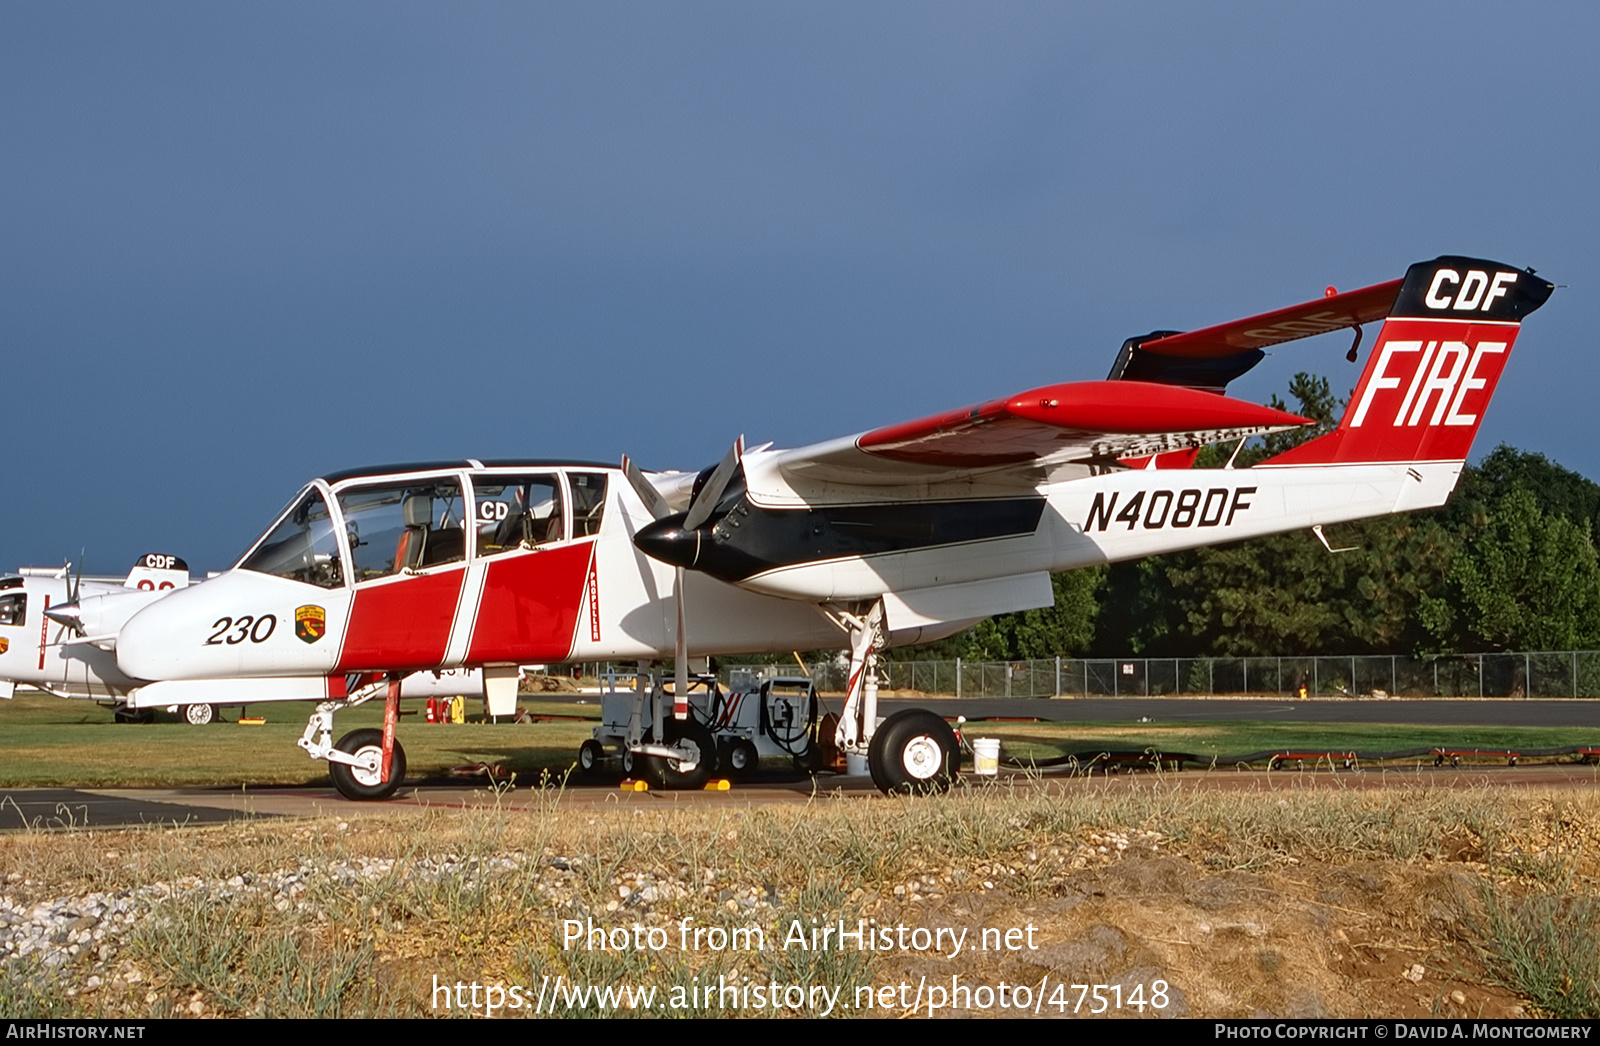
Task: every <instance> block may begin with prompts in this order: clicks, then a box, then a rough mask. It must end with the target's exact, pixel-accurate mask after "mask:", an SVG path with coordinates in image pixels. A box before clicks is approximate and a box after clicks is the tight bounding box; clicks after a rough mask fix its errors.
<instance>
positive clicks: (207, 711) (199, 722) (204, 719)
mask: <svg viewBox="0 0 1600 1046" xmlns="http://www.w3.org/2000/svg"><path fill="white" fill-rule="evenodd" d="M183 718H184V721H185V722H187V723H188V724H189V725H190V726H209V725H210V724H212V723H214V722H216V721H217V706H216V705H185V706H184V709H183Z"/></svg>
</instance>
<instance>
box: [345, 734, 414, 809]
mask: <svg viewBox="0 0 1600 1046" xmlns="http://www.w3.org/2000/svg"><path fill="white" fill-rule="evenodd" d="M333 747H334V748H336V749H338V750H339V751H341V752H343V753H345V754H346V755H348V756H351V757H352V758H353V759H354V760H355V762H354V764H351V763H340V762H333V761H332V760H330V761H329V763H328V776H329V777H332V778H333V786H334V787H335V788H337V789H338V790H339V794H340V795H342V796H344V797H345V798H346V799H357V800H373V799H387V798H389V797H390V796H391V795H393V794H394V792H395V789H397V788H399V787H400V782H401V781H403V780H405V776H406V750H405V749H404V748H401V747H400V742H399V741H396V742H395V743H394V752H393V754H392V756H391V757H390V759H389V776H388V778H387V779H385V778H384V776H383V769H382V767H383V731H382V730H352V731H350V733H348V734H345V735H344V736H343V737H341V738H339V741H338V743H337V744H335V745H334V746H333Z"/></svg>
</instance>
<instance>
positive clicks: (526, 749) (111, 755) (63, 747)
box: [0, 694, 599, 788]
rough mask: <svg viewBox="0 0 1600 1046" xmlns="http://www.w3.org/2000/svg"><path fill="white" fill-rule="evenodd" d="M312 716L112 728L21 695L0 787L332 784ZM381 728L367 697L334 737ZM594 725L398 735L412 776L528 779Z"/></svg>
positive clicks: (88, 708) (289, 713) (546, 707)
mask: <svg viewBox="0 0 1600 1046" xmlns="http://www.w3.org/2000/svg"><path fill="white" fill-rule="evenodd" d="M408 704H410V705H411V706H413V707H415V706H416V703H415V702H410V703H408ZM525 707H528V708H530V710H532V711H533V712H534V713H535V714H561V715H587V716H595V717H598V715H599V709H598V706H597V705H593V704H590V705H580V704H577V703H576V702H574V703H572V704H570V705H566V704H547V703H543V702H541V703H540V704H538V705H537V706H534V705H525ZM311 710H312V706H311V705H310V704H308V703H301V702H295V703H292V704H291V703H285V704H276V705H256V706H254V707H253V708H252V709H251V711H252V714H255V715H262V716H265V717H266V720H267V722H266V723H265V724H264V725H262V726H241V725H240V724H238V723H236V722H232V721H223V722H219V723H213V724H211V725H210V726H190V725H188V724H187V723H184V722H182V721H180V720H178V719H177V718H176V717H174V716H170V715H166V714H165V713H162V714H159V715H158V716H157V721H156V722H154V723H149V724H143V725H133V724H125V723H113V722H112V721H111V711H110V709H107V708H102V707H100V706H98V705H96V704H94V703H93V702H90V701H64V700H61V699H59V698H54V697H48V696H44V695H38V694H27V695H23V694H19V695H18V696H17V697H16V698H14V699H13V700H11V701H0V787H11V788H16V787H74V788H77V787H81V788H88V787H122V786H156V787H159V786H180V785H223V786H240V785H286V784H326V783H327V779H328V774H327V767H326V765H325V764H323V763H321V762H314V761H313V760H311V759H310V758H309V757H307V756H306V754H305V752H303V751H301V749H300V747H299V745H298V744H297V742H298V741H299V739H300V736H301V734H302V733H304V731H305V725H306V717H307V716H309V715H310V714H311ZM408 710H409V709H408ZM382 723H383V703H382V702H381V701H371V702H368V703H367V704H365V705H362V706H360V707H358V708H354V709H351V710H350V711H348V712H341V713H340V714H339V715H338V716H337V717H335V720H334V739H335V740H337V739H338V738H339V737H341V736H343V735H344V734H345V733H347V732H348V731H350V730H354V729H357V728H359V727H373V726H380V725H382ZM590 729H591V724H590V723H589V722H587V721H563V722H548V723H533V724H512V723H501V724H495V725H483V724H476V723H467V724H463V725H461V726H453V725H450V726H446V725H431V724H428V723H425V722H423V721H422V717H421V716H420V715H406V716H403V717H402V718H401V720H400V731H399V737H400V739H401V742H402V743H403V744H404V745H405V750H406V761H407V764H408V766H409V772H410V774H411V776H414V777H421V776H429V775H434V774H440V773H443V772H445V771H447V770H448V769H449V768H450V767H452V766H457V765H460V764H464V763H480V762H486V763H500V764H502V765H503V766H505V767H506V768H507V769H509V770H511V771H513V772H514V773H516V774H517V776H518V779H519V780H524V781H528V780H536V779H537V778H538V776H539V773H540V771H543V770H549V771H552V772H561V771H564V770H565V769H566V768H567V767H569V766H571V765H572V763H573V760H574V759H575V758H576V755H577V751H578V746H579V745H580V744H582V743H583V741H584V739H585V738H587V737H588V736H589V731H590Z"/></svg>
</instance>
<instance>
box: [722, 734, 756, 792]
mask: <svg viewBox="0 0 1600 1046" xmlns="http://www.w3.org/2000/svg"><path fill="white" fill-rule="evenodd" d="M717 763H718V765H719V766H721V767H722V772H723V773H725V774H727V775H728V776H729V777H731V778H733V779H734V780H735V781H744V780H747V779H748V778H749V777H750V775H751V774H754V773H755V772H756V767H757V766H759V765H760V764H761V753H760V752H757V751H756V746H755V745H753V744H751V743H750V740H749V739H748V738H744V737H740V738H737V739H735V740H734V741H732V742H730V743H729V744H727V745H725V746H724V747H723V749H722V751H721V753H719V755H718V757H717Z"/></svg>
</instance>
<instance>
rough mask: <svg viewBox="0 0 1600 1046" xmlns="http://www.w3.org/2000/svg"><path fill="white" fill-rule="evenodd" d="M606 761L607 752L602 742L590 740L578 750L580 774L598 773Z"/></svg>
mask: <svg viewBox="0 0 1600 1046" xmlns="http://www.w3.org/2000/svg"><path fill="white" fill-rule="evenodd" d="M605 761H606V750H605V749H604V748H602V747H601V746H600V742H599V741H596V740H594V739H593V738H590V739H589V740H587V741H585V742H584V743H583V744H582V745H581V746H579V748H578V773H580V774H584V775H586V776H587V775H589V774H593V773H598V772H599V770H600V767H601V766H602V765H603V764H604V763H605Z"/></svg>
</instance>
